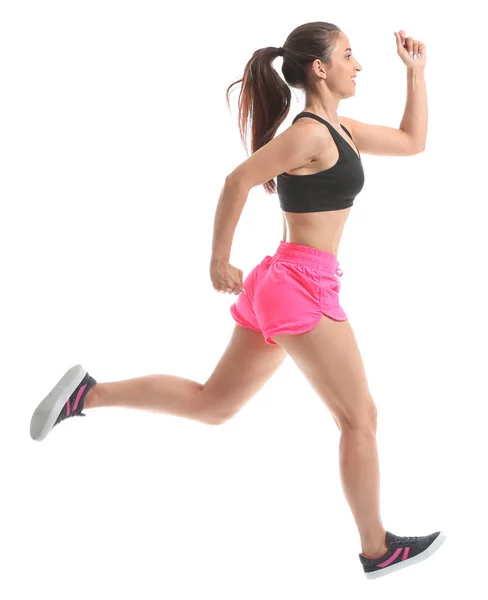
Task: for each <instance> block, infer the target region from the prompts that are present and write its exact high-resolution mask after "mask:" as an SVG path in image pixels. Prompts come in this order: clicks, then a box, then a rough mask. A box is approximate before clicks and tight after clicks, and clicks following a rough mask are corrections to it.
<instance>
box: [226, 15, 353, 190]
mask: <svg viewBox="0 0 488 600" xmlns="http://www.w3.org/2000/svg"><path fill="white" fill-rule="evenodd" d="M340 31H341V29H339V27H337V25H333V24H332V23H324V22H322V21H314V22H312V23H305V24H304V25H300V26H299V27H297V28H296V29H294V30H293V31H292V32H291V33H290V35H289V36H288V37H287V38H286V41H285V43H284V45H283V48H282V52H283V65H282V67H281V72H282V73H283V77H284V78H285V81H286V82H287V83H288V84H289V85H290V86H291V87H294V88H298V89H301V90H308V87H309V70H308V65H309V64H311V63H312V62H313V61H314V60H316V59H317V58H319V59H320V60H321V61H322V62H324V63H326V64H328V63H329V61H330V55H331V53H332V50H333V48H334V46H335V43H336V41H337V36H338V35H339V32H340ZM279 55H280V52H279V49H278V48H274V47H273V46H268V47H267V48H261V49H260V50H256V51H255V52H254V54H253V55H252V57H251V59H250V60H249V62H248V63H247V65H246V67H245V69H244V75H243V76H242V79H239V80H238V81H234V83H231V85H230V86H229V87H228V88H227V92H226V98H227V106H228V107H229V108H230V104H229V93H230V89H231V88H232V87H233V86H234V85H236V84H238V83H240V82H241V81H242V87H241V91H240V94H239V102H238V104H239V116H238V121H239V133H240V136H241V140H242V143H243V144H244V147H245V148H246V138H247V132H248V123H249V121H251V152H252V153H254V152H256V150H258V149H259V148H261V146H264V145H265V144H267V143H268V142H269V141H270V140H271V139H273V137H274V135H275V133H276V131H277V129H278V128H279V126H280V125H281V123H283V121H284V120H285V119H286V116H287V115H288V112H289V110H290V100H291V91H290V88H289V87H288V86H287V85H286V84H285V83H284V81H283V80H282V79H281V77H280V76H279V75H278V72H277V71H276V70H275V69H274V68H272V67H271V62H272V61H273V60H274V59H275V58H276V57H277V56H279ZM251 113H252V115H251ZM263 186H264V189H265V190H266V192H268V193H269V194H273V193H274V192H275V191H276V183H275V180H274V179H270V180H269V181H267V182H266V183H264V184H263Z"/></svg>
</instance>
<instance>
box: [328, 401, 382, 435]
mask: <svg viewBox="0 0 488 600" xmlns="http://www.w3.org/2000/svg"><path fill="white" fill-rule="evenodd" d="M358 404H359V405H360V406H361V408H358V409H356V410H354V411H353V412H351V413H343V414H342V415H340V416H339V417H338V418H336V423H337V425H338V427H339V429H340V430H341V431H344V430H351V429H352V430H356V431H357V430H361V431H365V432H368V433H370V432H376V426H377V420H378V410H377V408H376V404H375V403H374V401H373V399H372V398H370V399H368V400H366V401H364V402H361V403H358Z"/></svg>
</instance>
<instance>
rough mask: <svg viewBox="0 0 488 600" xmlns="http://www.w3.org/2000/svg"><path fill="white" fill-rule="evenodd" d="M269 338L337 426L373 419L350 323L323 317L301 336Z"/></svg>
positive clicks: (362, 365)
mask: <svg viewBox="0 0 488 600" xmlns="http://www.w3.org/2000/svg"><path fill="white" fill-rule="evenodd" d="M272 339H273V340H274V341H275V342H276V343H277V344H278V345H279V346H281V347H282V348H283V349H284V350H286V352H287V353H288V354H289V355H290V356H291V357H292V359H293V360H294V362H295V363H296V365H297V366H298V368H299V369H300V370H301V372H302V373H303V374H304V375H305V377H306V378H307V380H308V381H309V383H310V384H311V385H312V387H313V388H314V390H315V391H316V392H317V394H318V395H319V396H320V398H321V399H322V400H323V401H324V403H325V404H326V405H327V406H328V408H329V410H330V411H331V413H332V415H333V417H334V420H335V421H336V423H337V425H338V427H339V428H340V429H341V428H343V427H360V426H363V425H364V423H369V422H371V419H375V417H376V406H375V404H374V402H373V399H372V396H371V393H370V390H369V386H368V381H367V376H366V372H365V368H364V364H363V360H362V357H361V353H360V351H359V347H358V344H357V341H356V338H355V335H354V332H353V330H352V327H351V324H350V322H349V320H344V321H336V320H334V319H330V318H329V317H327V316H325V315H323V316H322V318H321V319H320V321H319V322H318V324H317V325H316V326H315V327H314V328H313V329H311V330H310V331H307V332H306V333H302V334H291V335H290V334H282V335H274V336H272Z"/></svg>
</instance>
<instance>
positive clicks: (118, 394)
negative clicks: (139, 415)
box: [85, 324, 286, 424]
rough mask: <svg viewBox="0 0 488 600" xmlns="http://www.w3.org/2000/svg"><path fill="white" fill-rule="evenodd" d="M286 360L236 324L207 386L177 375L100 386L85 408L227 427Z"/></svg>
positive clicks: (90, 394) (278, 350)
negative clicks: (129, 411)
mask: <svg viewBox="0 0 488 600" xmlns="http://www.w3.org/2000/svg"><path fill="white" fill-rule="evenodd" d="M285 357H286V352H285V351H284V350H283V349H282V348H280V347H279V346H273V345H270V344H267V343H266V342H265V341H264V338H263V335H262V333H260V332H258V331H254V330H251V329H246V328H244V327H241V326H240V325H237V324H236V325H235V327H234V332H233V335H232V337H231V340H230V342H229V345H228V346H227V349H226V350H225V352H224V354H223V356H222V357H221V359H220V361H219V363H218V364H217V366H216V367H215V370H214V372H213V373H212V375H211V376H210V378H209V379H208V380H207V382H206V383H205V384H201V383H198V382H196V381H192V380H190V379H185V378H183V377H178V376H176V375H145V376H143V377H136V378H134V379H126V380H124V381H114V382H110V383H97V384H96V385H95V386H94V387H93V388H92V389H91V390H90V391H89V392H88V394H87V395H86V397H85V409H89V408H96V407H100V406H121V407H127V408H137V409H141V410H149V411H154V412H161V413H167V414H172V415H176V416H179V417H186V418H189V419H196V420H198V421H202V422H204V423H208V424H219V423H223V422H224V421H226V420H227V419H229V418H231V417H232V416H233V415H235V414H236V413H237V412H238V411H239V410H240V409H241V408H242V406H243V405H244V404H245V403H246V402H248V401H249V400H250V399H251V398H252V397H253V396H254V395H255V394H256V393H257V392H258V391H259V390H260V389H261V388H262V387H263V385H264V384H265V383H266V382H267V381H268V379H270V377H271V376H272V375H273V373H274V372H275V371H276V370H277V369H278V367H279V366H280V365H281V363H282V362H283V360H284V359H285Z"/></svg>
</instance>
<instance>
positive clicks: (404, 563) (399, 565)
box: [364, 531, 446, 579]
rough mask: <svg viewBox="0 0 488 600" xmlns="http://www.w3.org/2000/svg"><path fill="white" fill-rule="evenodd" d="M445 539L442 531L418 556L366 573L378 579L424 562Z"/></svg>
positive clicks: (369, 577) (368, 577)
mask: <svg viewBox="0 0 488 600" xmlns="http://www.w3.org/2000/svg"><path fill="white" fill-rule="evenodd" d="M445 541H446V534H445V533H444V532H443V531H441V532H440V533H439V535H438V536H437V537H436V539H435V540H434V541H433V542H432V544H431V545H430V546H429V547H428V548H426V549H425V550H424V551H423V552H421V553H420V554H417V556H414V557H412V558H407V560H402V561H401V562H398V563H396V564H394V565H390V566H389V567H385V568H384V569H380V570H379V571H373V572H372V573H364V574H365V575H366V577H367V579H377V578H378V577H383V576H384V575H389V574H390V573H393V571H399V570H400V569H404V568H405V567H410V566H411V565H413V564H415V563H419V562H422V561H423V560H425V559H426V558H429V556H432V554H434V552H436V550H438V549H439V548H440V547H441V546H442V544H443V543H444V542H445Z"/></svg>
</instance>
